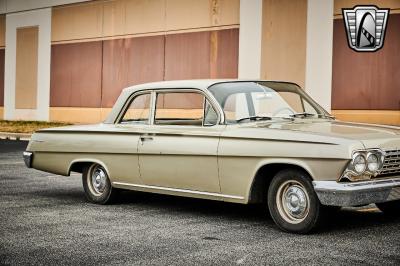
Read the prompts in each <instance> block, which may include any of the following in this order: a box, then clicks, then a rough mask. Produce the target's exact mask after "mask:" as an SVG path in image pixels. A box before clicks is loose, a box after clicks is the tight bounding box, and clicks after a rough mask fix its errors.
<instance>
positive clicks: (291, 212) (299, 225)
mask: <svg viewBox="0 0 400 266" xmlns="http://www.w3.org/2000/svg"><path fill="white" fill-rule="evenodd" d="M268 208H269V211H270V213H271V217H272V219H273V220H274V222H275V223H276V224H277V225H278V227H279V228H280V229H282V230H283V231H287V232H293V233H308V232H310V231H311V230H312V229H314V228H315V227H316V226H317V224H318V222H319V221H320V218H321V209H322V205H321V204H320V202H319V199H318V197H317V195H316V194H315V192H314V188H313V185H312V183H311V178H310V177H309V176H308V174H306V173H305V172H303V171H300V170H296V169H293V170H283V171H280V172H279V173H278V174H276V175H275V177H274V178H273V180H272V181H271V184H270V187H269V190H268Z"/></svg>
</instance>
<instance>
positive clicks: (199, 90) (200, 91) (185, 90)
mask: <svg viewBox="0 0 400 266" xmlns="http://www.w3.org/2000/svg"><path fill="white" fill-rule="evenodd" d="M153 91H154V106H153V108H152V110H153V111H154V114H153V116H152V121H153V123H152V124H151V125H156V124H154V122H155V115H156V104H157V94H159V93H185V92H195V93H199V94H201V95H202V96H204V97H205V99H207V100H208V101H209V102H210V104H211V106H212V107H213V108H214V110H215V111H216V113H217V116H218V121H217V123H216V124H215V125H220V124H222V122H221V121H222V119H223V116H221V112H220V109H218V108H217V107H219V104H217V103H216V100H215V99H214V98H211V97H210V95H209V94H207V92H206V91H204V90H202V89H196V88H187V89H186V88H177V89H173V88H168V89H154V90H153ZM203 113H204V105H203ZM203 120H204V117H203ZM156 126H157V125H156ZM201 127H204V125H203V121H202V126H201ZM207 127H208V126H207Z"/></svg>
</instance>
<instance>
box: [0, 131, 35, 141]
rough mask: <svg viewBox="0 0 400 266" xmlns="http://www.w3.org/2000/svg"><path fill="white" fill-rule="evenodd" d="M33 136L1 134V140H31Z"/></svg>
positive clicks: (26, 134)
mask: <svg viewBox="0 0 400 266" xmlns="http://www.w3.org/2000/svg"><path fill="white" fill-rule="evenodd" d="M31 135H32V134H29V133H10V132H0V139H11V140H30V139H31Z"/></svg>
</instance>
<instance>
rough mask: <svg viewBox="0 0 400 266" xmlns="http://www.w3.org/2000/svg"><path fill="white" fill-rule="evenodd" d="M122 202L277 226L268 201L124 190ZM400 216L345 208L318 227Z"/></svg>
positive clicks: (346, 227) (349, 226)
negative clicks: (246, 202) (241, 201)
mask: <svg viewBox="0 0 400 266" xmlns="http://www.w3.org/2000/svg"><path fill="white" fill-rule="evenodd" d="M116 204H118V205H140V206H141V207H145V208H150V209H161V210H163V211H165V212H174V213H175V214H176V213H177V212H178V213H180V214H185V215H201V216H207V217H214V218H218V219H220V220H222V221H224V220H225V221H227V222H228V221H232V220H235V221H241V222H246V221H247V222H251V223H265V224H266V225H271V226H273V225H274V222H273V220H272V218H271V217H270V215H269V212H268V208H267V207H266V205H264V204H251V205H242V204H234V203H227V202H219V201H211V200H203V199H193V198H185V197H176V196H167V195H159V194H152V193H142V192H131V191H126V192H125V191H124V192H123V193H121V195H120V196H119V199H118V201H117V202H116ZM399 223H400V217H388V216H385V215H384V214H383V213H382V212H380V211H379V210H378V209H376V208H375V206H374V205H370V206H368V207H367V208H342V209H341V210H337V211H330V212H328V213H327V215H326V216H325V217H324V220H323V222H322V224H321V226H320V228H319V229H318V230H317V232H318V233H322V234H324V233H330V232H337V231H343V232H347V231H353V232H354V231H357V230H366V229H368V228H374V227H380V226H382V225H396V224H399Z"/></svg>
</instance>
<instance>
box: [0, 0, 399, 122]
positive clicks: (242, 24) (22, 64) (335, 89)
mask: <svg viewBox="0 0 400 266" xmlns="http://www.w3.org/2000/svg"><path fill="white" fill-rule="evenodd" d="M359 4H375V5H377V6H379V7H381V8H383V7H385V8H390V9H391V11H390V17H389V20H388V25H387V32H386V40H385V45H384V47H383V48H382V49H381V50H379V51H377V52H374V53H358V52H355V51H353V50H351V49H350V48H349V47H348V45H347V39H346V33H345V27H344V23H343V17H342V15H341V9H342V8H352V7H353V6H355V5H359ZM0 13H1V14H2V15H0V119H2V118H3V119H11V120H16V119H22V120H50V121H64V122H73V123H94V122H99V121H102V120H103V119H104V118H105V116H106V115H107V114H108V112H109V111H110V109H111V107H112V105H113V103H114V102H115V100H116V98H117V97H118V95H119V93H120V91H121V90H122V89H123V88H124V87H127V86H130V85H134V84H139V83H144V82H151V81H160V80H175V79H201V78H257V79H258V78H261V79H271V80H286V81H293V82H296V83H298V84H299V85H300V86H302V87H303V88H304V89H305V90H306V91H307V92H308V93H309V94H310V95H311V96H312V97H313V98H314V99H316V100H317V101H318V102H319V103H320V104H321V105H322V106H323V107H325V108H326V109H327V110H329V111H331V112H332V113H333V114H334V115H335V116H337V117H338V118H339V119H343V120H349V121H359V122H370V123H381V124H392V125H400V79H398V78H397V77H398V76H400V75H399V74H400V51H399V50H400V1H399V0H383V1H377V0H376V1H362V0H358V1H353V0H324V1H321V0H295V1H293V0H279V1H278V0H95V1H76V0H53V1H51V0H36V1H27V0H0Z"/></svg>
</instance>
